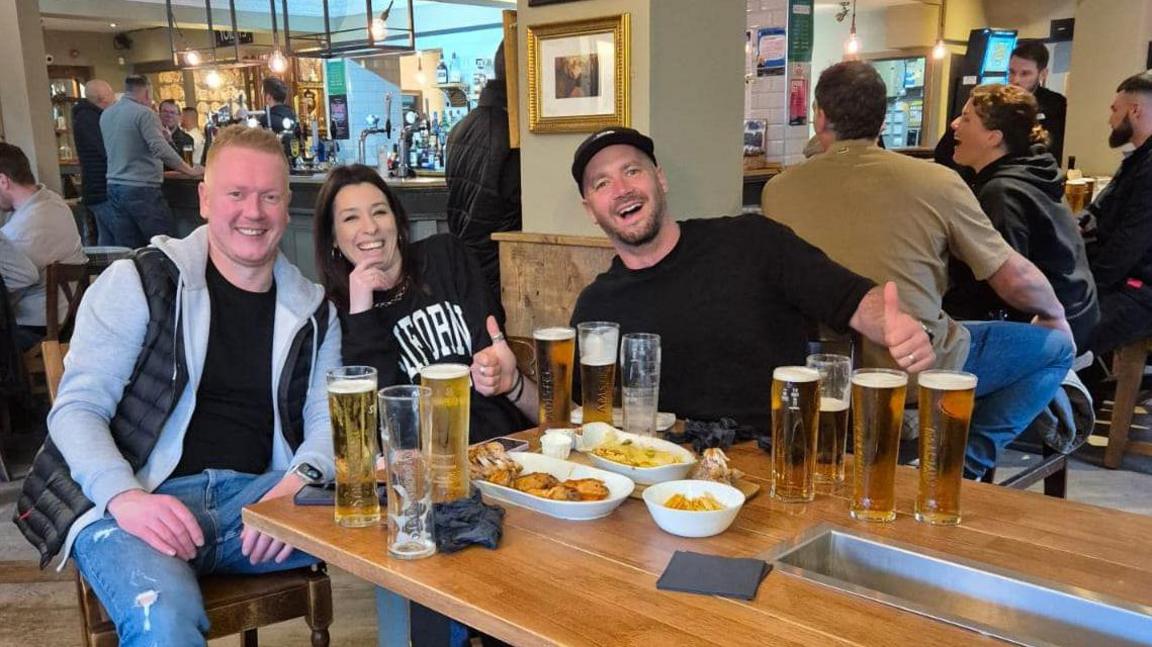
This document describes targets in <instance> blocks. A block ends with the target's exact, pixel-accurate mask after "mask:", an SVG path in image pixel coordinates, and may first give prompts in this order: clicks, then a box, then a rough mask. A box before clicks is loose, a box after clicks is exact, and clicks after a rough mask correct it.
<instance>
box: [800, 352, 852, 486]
mask: <svg viewBox="0 0 1152 647" xmlns="http://www.w3.org/2000/svg"><path fill="white" fill-rule="evenodd" d="M806 364H807V365H808V367H809V368H814V369H816V370H817V371H818V372H819V373H820V423H819V428H820V429H819V431H818V432H817V433H816V483H817V485H826V486H837V485H840V484H841V483H843V482H844V450H845V448H846V445H847V443H848V402H849V400H850V396H851V393H852V358H851V357H847V356H845V355H829V354H816V355H809V356H808V359H807V361H806Z"/></svg>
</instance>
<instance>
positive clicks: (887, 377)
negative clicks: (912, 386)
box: [852, 371, 908, 389]
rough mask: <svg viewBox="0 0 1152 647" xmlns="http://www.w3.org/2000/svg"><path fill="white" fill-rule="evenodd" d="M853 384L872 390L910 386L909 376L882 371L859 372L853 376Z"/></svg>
mask: <svg viewBox="0 0 1152 647" xmlns="http://www.w3.org/2000/svg"><path fill="white" fill-rule="evenodd" d="M852 383H853V384H858V385H860V386H864V387H868V388H870V389H894V388H896V387H898V386H904V385H906V384H908V375H907V374H905V373H896V372H891V373H890V372H880V371H867V372H858V373H856V374H855V375H853V376H852Z"/></svg>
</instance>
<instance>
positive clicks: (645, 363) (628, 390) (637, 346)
mask: <svg viewBox="0 0 1152 647" xmlns="http://www.w3.org/2000/svg"><path fill="white" fill-rule="evenodd" d="M620 373H621V375H620V393H621V395H622V396H623V400H624V402H623V405H624V406H623V409H624V431H627V432H629V433H633V434H640V435H641V436H655V435H656V410H657V408H658V405H659V403H660V335H656V334H653V333H647V332H631V333H628V334H627V335H624V339H623V340H622V341H621V342H620Z"/></svg>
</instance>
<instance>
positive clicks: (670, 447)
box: [584, 425, 697, 485]
mask: <svg viewBox="0 0 1152 647" xmlns="http://www.w3.org/2000/svg"><path fill="white" fill-rule="evenodd" d="M591 426H592V425H586V426H585V429H587V428H588V427H591ZM614 431H615V434H614V436H615V439H616V440H628V439H631V440H632V442H633V443H635V444H636V445H638V446H640V447H651V448H653V449H658V450H661V451H666V452H672V453H673V454H676V455H677V456H679V457H680V459H681V461H683V462H680V463H674V464H672V465H661V466H660V467H633V466H631V465H625V464H624V463H617V462H616V461H610V460H608V459H607V458H603V457H601V456H597V455H596V454H595V453H594V452H593V451H592V450H593V449H595V448H596V447H598V446H599V445H600V444H601V443H596V444H595V445H591V446H589V445H588V443H589V442H591V441H590V440H589V441H585V445H584V446H585V447H587V455H588V458H589V459H590V460H591V461H592V464H593V465H595V466H596V467H599V468H600V469H603V470H608V471H609V472H616V473H617V474H623V475H624V476H627V477H628V478H630V479H632V480H633V481H636V482H637V483H639V484H640V485H652V484H653V483H663V482H664V481H675V480H677V479H682V478H684V477H685V476H688V473H689V472H691V471H692V468H693V467H694V466H695V465H696V462H697V461H696V454H693V453H692V451H691V450H688V449H685V448H683V447H681V446H680V445H677V444H676V443H670V442H668V441H667V440H661V439H660V438H653V437H651V436H640V435H637V434H630V433H628V432H626V431H620V430H618V429H617V430H614ZM585 433H588V432H587V431H585ZM612 437H613V434H609V433H604V434H603V435H601V436H600V440H601V442H604V441H607V440H610V439H611V438H612Z"/></svg>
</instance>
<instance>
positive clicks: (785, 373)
mask: <svg viewBox="0 0 1152 647" xmlns="http://www.w3.org/2000/svg"><path fill="white" fill-rule="evenodd" d="M819 409H820V373H819V372H818V371H817V370H816V369H813V368H807V367H804V366H778V367H776V369H775V370H773V371H772V496H774V497H776V498H777V499H780V500H781V501H784V502H787V503H800V502H804V501H811V500H812V499H814V498H815V497H816V486H815V481H814V478H813V477H814V474H815V471H816V432H817V418H818V416H819Z"/></svg>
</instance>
